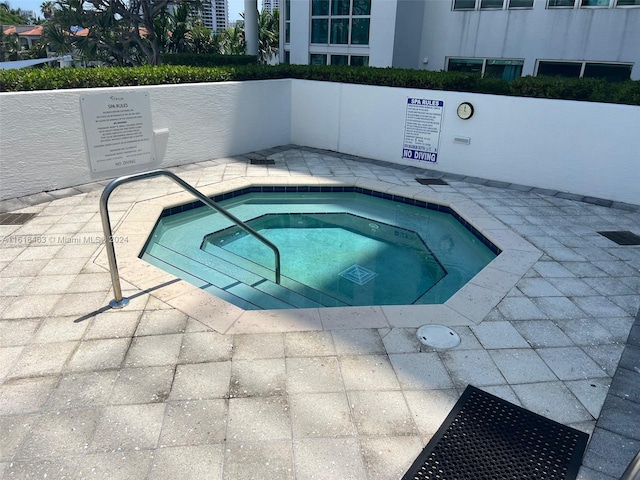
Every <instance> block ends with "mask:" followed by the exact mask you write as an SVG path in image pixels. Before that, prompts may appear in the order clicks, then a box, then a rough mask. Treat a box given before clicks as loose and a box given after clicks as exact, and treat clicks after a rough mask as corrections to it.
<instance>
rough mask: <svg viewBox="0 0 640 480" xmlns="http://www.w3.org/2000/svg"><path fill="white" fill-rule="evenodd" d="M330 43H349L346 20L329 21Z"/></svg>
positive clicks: (347, 21) (334, 19) (335, 19)
mask: <svg viewBox="0 0 640 480" xmlns="http://www.w3.org/2000/svg"><path fill="white" fill-rule="evenodd" d="M331 43H334V44H338V45H345V44H347V43H349V19H348V18H333V19H332V20H331Z"/></svg>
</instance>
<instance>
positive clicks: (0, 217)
mask: <svg viewBox="0 0 640 480" xmlns="http://www.w3.org/2000/svg"><path fill="white" fill-rule="evenodd" d="M35 216H36V214H35V213H0V225H24V224H25V223H27V222H28V221H29V220H31V219H32V218H33V217H35Z"/></svg>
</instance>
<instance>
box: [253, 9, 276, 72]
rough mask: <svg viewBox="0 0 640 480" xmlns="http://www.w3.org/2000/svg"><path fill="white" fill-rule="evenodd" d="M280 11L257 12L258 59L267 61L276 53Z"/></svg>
mask: <svg viewBox="0 0 640 480" xmlns="http://www.w3.org/2000/svg"><path fill="white" fill-rule="evenodd" d="M279 26H280V13H279V11H278V10H274V11H273V12H268V11H267V10H262V12H260V13H258V61H259V62H260V63H263V64H264V63H267V62H268V61H269V60H271V59H272V58H273V57H275V56H276V55H278V50H279V48H280V41H279V33H278V32H279Z"/></svg>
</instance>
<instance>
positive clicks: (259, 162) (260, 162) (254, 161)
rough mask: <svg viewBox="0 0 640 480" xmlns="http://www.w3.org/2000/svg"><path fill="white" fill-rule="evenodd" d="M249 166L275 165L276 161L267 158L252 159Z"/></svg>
mask: <svg viewBox="0 0 640 480" xmlns="http://www.w3.org/2000/svg"><path fill="white" fill-rule="evenodd" d="M250 163H251V165H275V164H276V161H275V160H271V159H269V158H252V159H251V161H250Z"/></svg>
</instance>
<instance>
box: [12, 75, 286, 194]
mask: <svg viewBox="0 0 640 480" xmlns="http://www.w3.org/2000/svg"><path fill="white" fill-rule="evenodd" d="M133 90H144V91H147V92H149V98H150V103H151V117H152V123H153V129H154V130H161V129H168V131H169V137H168V142H167V144H166V151H165V154H164V159H163V160H162V162H161V164H160V165H159V167H162V168H164V167H169V166H174V165H181V164H185V163H193V162H201V161H204V160H208V159H212V158H219V157H224V156H230V155H238V154H243V153H247V152H251V151H253V150H260V149H264V148H269V147H274V146H278V145H286V144H288V143H289V142H290V137H291V124H290V121H291V82H290V80H267V81H256V82H228V83H202V84H189V85H184V84H183V85H158V86H144V87H129V88H118V89H115V88H109V89H74V90H52V91H38V92H20V93H1V94H0V200H2V199H8V198H15V197H20V196H24V195H30V194H34V193H39V192H43V191H49V190H56V189H60V188H65V187H69V186H73V185H79V184H82V183H88V182H91V181H92V178H91V176H90V173H89V165H88V161H87V153H86V149H85V145H84V129H83V125H82V118H81V115H80V96H81V95H82V94H86V93H88V92H90V93H98V92H105V91H109V92H115V91H133ZM165 140H166V139H165ZM157 150H158V151H160V152H162V150H163V145H159V148H158V149H157Z"/></svg>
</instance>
